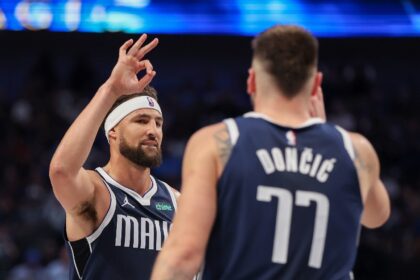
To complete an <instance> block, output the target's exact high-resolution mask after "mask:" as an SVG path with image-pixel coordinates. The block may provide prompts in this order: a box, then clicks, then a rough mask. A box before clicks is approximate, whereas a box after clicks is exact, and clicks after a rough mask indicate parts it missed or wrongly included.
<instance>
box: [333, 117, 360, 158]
mask: <svg viewBox="0 0 420 280" xmlns="http://www.w3.org/2000/svg"><path fill="white" fill-rule="evenodd" d="M335 128H336V129H337V130H338V132H340V134H341V136H342V137H343V142H344V147H345V148H346V151H347V153H348V154H349V156H350V158H351V159H352V160H354V158H355V156H354V148H353V143H352V142H351V139H350V135H349V133H348V132H347V131H345V130H344V129H343V128H341V127H340V126H338V125H336V126H335Z"/></svg>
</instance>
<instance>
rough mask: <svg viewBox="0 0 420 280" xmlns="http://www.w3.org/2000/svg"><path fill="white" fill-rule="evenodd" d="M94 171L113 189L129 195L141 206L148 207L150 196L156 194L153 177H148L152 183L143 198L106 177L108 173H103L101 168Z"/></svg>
mask: <svg viewBox="0 0 420 280" xmlns="http://www.w3.org/2000/svg"><path fill="white" fill-rule="evenodd" d="M96 171H98V173H99V174H101V176H102V177H103V178H104V179H105V180H106V181H107V182H108V183H111V184H112V185H114V186H115V187H117V188H119V189H121V190H122V191H124V192H125V193H127V194H129V195H130V196H131V197H133V198H134V199H135V200H137V202H138V203H140V204H141V205H143V206H150V199H151V198H152V196H153V195H154V194H155V193H156V192H157V184H156V181H155V179H154V178H153V176H150V179H151V181H152V186H151V188H150V189H149V190H148V191H147V192H146V194H145V195H144V196H141V195H139V194H138V193H136V192H135V191H133V190H131V189H129V188H127V187H124V186H123V185H121V184H120V183H118V182H117V181H115V180H114V179H113V178H112V177H111V176H109V175H108V173H106V172H105V170H103V169H102V168H101V167H98V168H96Z"/></svg>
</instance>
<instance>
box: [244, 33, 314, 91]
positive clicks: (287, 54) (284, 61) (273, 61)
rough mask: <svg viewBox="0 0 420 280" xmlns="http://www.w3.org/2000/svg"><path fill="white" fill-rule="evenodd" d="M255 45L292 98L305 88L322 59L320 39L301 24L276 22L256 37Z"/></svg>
mask: <svg viewBox="0 0 420 280" xmlns="http://www.w3.org/2000/svg"><path fill="white" fill-rule="evenodd" d="M252 49H253V52H254V54H253V55H254V58H256V59H258V60H260V61H261V62H262V63H263V67H264V68H265V70H266V71H267V72H268V73H270V74H271V75H272V76H273V77H274V78H275V81H276V83H277V86H278V87H279V89H280V90H281V91H282V92H283V94H284V95H285V96H287V97H289V98H292V97H294V96H295V95H296V94H297V93H298V92H299V91H300V90H301V89H302V87H303V86H304V85H305V83H306V81H307V80H308V78H309V77H310V74H311V71H312V69H313V68H314V67H316V65H317V63H318V41H317V39H316V38H315V37H314V36H312V34H311V33H309V32H308V31H307V30H305V29H304V28H302V27H299V26H294V25H275V26H273V27H271V28H269V29H267V30H265V31H263V32H262V33H261V34H259V35H258V36H256V37H255V38H254V40H253V41H252Z"/></svg>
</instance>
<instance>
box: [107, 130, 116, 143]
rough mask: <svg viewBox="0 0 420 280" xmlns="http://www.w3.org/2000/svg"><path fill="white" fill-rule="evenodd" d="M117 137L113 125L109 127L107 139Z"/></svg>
mask: <svg viewBox="0 0 420 280" xmlns="http://www.w3.org/2000/svg"><path fill="white" fill-rule="evenodd" d="M111 138H112V139H114V140H115V139H117V132H116V131H115V127H113V128H111V130H110V131H109V132H108V139H110V140H111Z"/></svg>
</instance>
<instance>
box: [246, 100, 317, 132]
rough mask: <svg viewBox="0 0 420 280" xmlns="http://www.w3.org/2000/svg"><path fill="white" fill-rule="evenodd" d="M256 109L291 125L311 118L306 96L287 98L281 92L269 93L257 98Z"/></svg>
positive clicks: (280, 122) (275, 119)
mask: <svg viewBox="0 0 420 280" xmlns="http://www.w3.org/2000/svg"><path fill="white" fill-rule="evenodd" d="M254 111H255V112H257V113H261V114H264V115H266V116H267V117H269V118H270V119H272V120H273V121H274V122H276V123H278V124H281V125H284V126H289V127H297V126H300V125H302V124H303V123H305V122H306V121H308V120H309V119H310V118H311V116H310V111H309V104H308V102H306V100H305V97H304V96H299V97H295V98H293V99H287V98H284V97H283V96H281V95H280V94H276V93H269V94H266V96H264V97H263V98H259V99H258V98H257V100H255V104H254Z"/></svg>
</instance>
